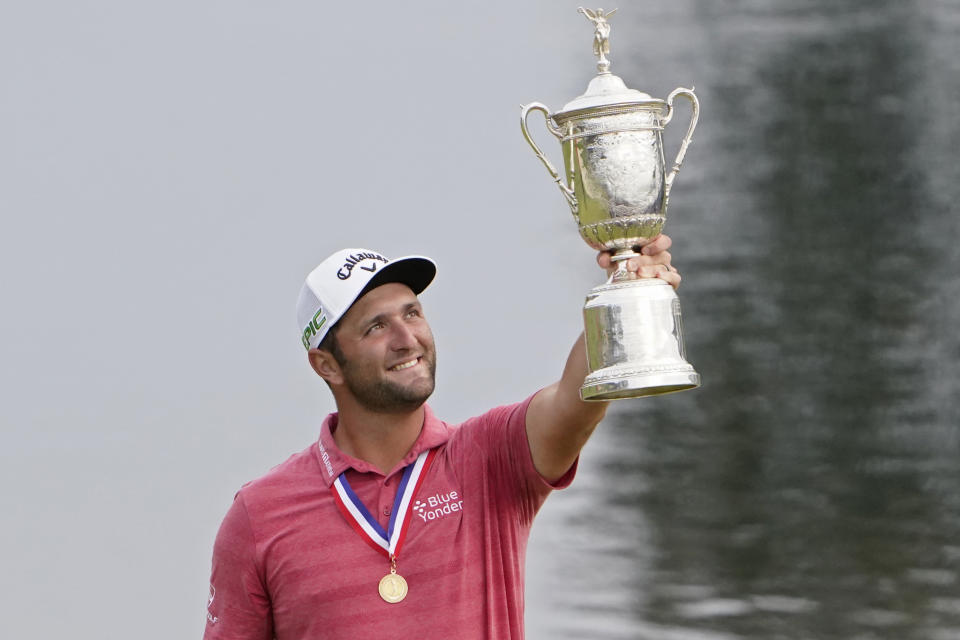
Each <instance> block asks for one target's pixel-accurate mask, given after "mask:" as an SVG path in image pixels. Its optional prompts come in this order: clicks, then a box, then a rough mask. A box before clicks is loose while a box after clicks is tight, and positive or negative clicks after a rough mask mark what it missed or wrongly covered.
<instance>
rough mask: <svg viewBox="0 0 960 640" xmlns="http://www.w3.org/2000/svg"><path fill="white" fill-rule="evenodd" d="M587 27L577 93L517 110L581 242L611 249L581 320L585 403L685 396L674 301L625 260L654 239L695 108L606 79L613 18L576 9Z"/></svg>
mask: <svg viewBox="0 0 960 640" xmlns="http://www.w3.org/2000/svg"><path fill="white" fill-rule="evenodd" d="M579 11H580V13H582V14H583V15H585V16H586V17H587V19H589V20H590V21H591V22H592V23H593V24H594V28H595V31H594V39H593V52H594V54H595V55H596V56H597V58H598V62H597V71H598V72H599V73H598V74H597V76H596V77H595V78H593V80H591V81H590V84H589V85H588V86H587V90H586V92H585V93H584V94H583V95H581V96H579V97H577V98H575V99H573V100H572V101H571V102H568V103H567V104H565V105H564V106H563V108H562V109H560V111H558V112H556V113H550V110H549V109H548V108H547V107H546V106H545V105H543V104H541V103H539V102H533V103H531V104H528V105H527V106H525V107H523V110H522V112H521V116H520V127H521V130H522V131H523V135H524V138H526V140H527V142H528V143H529V144H530V146H531V147H533V151H534V153H536V155H537V157H538V158H540V160H541V162H543V164H544V166H546V168H547V171H549V172H550V175H551V176H552V177H553V179H554V181H555V182H556V183H557V186H558V187H560V191H561V193H562V194H563V196H564V198H566V200H567V203H568V204H569V205H570V209H571V211H572V212H573V217H574V219H575V220H576V221H577V225H578V227H579V228H580V235H581V236H582V237H583V239H584V240H585V241H586V242H587V244H589V245H590V246H591V247H593V248H594V249H597V250H598V251H613V252H614V254H613V256H612V260H613V261H614V262H615V263H616V264H617V265H618V266H617V269H616V270H615V271H614V273H613V275H612V276H611V277H610V279H609V280H608V281H607V282H606V283H605V284H602V285H599V286H597V287H594V288H593V290H592V291H590V293H589V295H588V296H587V300H586V304H585V305H584V309H583V315H584V324H585V335H586V344H587V363H588V365H589V368H590V374H589V375H588V376H587V378H586V380H585V381H584V384H583V387H582V388H581V389H580V395H581V397H582V398H583V399H584V400H616V399H620V398H637V397H641V396H648V395H655V394H662V393H670V392H673V391H684V390H687V389H693V388H696V387H698V386H700V375H699V374H698V373H697V372H696V371H695V370H694V369H693V367H692V366H690V364H689V363H688V362H687V361H686V355H685V353H684V346H683V330H682V323H681V319H680V301H679V299H678V298H677V294H676V293H675V292H674V290H673V287H671V286H670V285H669V284H667V283H666V282H664V281H663V280H660V279H659V278H637V276H636V274H633V273H630V272H628V271H627V269H626V265H625V262H624V261H625V260H627V259H628V258H630V257H633V256H636V255H638V254H637V253H636V248H639V247H643V246H644V245H646V244H648V243H650V242H651V241H652V240H653V239H654V238H656V237H657V235H659V233H660V230H661V229H662V228H663V224H664V222H665V220H666V213H667V202H668V200H669V198H670V189H671V187H672V186H673V181H674V179H675V178H676V176H677V172H678V171H679V170H680V165H681V163H682V162H683V157H684V155H685V154H686V151H687V146H688V145H689V144H690V138H691V136H692V135H693V130H694V128H695V127H696V126H697V117H698V115H699V112H700V105H699V102H698V101H697V97H696V96H695V95H694V94H693V90H692V89H682V88H680V89H675V90H674V91H672V92H671V93H670V95H669V96H667V99H666V100H659V99H656V98H652V97H651V96H650V95H649V94H646V93H643V92H641V91H636V90H634V89H628V88H627V86H626V84H624V82H623V80H621V79H620V78H619V77H617V76H615V75H613V74H612V73H610V61H609V60H608V59H607V54H609V52H610V40H609V37H610V24H609V22H607V19H608V18H609V17H610V16H611V15H613V13H614V11H616V9H614V10H613V11H609V12H607V13H604V11H603V9H597V10H595V11H593V10H590V9H584V8H582V7H581V8H580V9H579ZM678 96H680V97H684V98H687V99H688V100H689V101H690V103H691V105H692V108H693V111H692V115H691V119H690V124H689V126H688V127H687V132H686V135H685V136H684V138H683V142H682V143H681V145H680V151H679V152H678V153H677V157H676V159H675V160H674V162H673V166H672V167H671V168H670V170H669V172H667V171H666V169H665V162H664V157H663V138H662V134H661V132H662V131H663V129H664V127H666V126H667V124H669V123H670V120H671V119H672V118H673V101H674V99H675V98H677V97H678ZM533 111H540V112H542V113H543V115H544V116H545V117H546V124H547V129H548V130H549V131H550V133H552V134H553V135H554V136H556V137H557V138H558V139H559V140H560V144H561V149H562V152H563V163H564V167H565V170H566V171H565V175H564V176H562V177H561V176H560V174H559V173H558V172H557V170H556V169H555V168H554V167H553V165H552V164H550V161H549V160H547V158H546V156H544V154H543V152H542V151H541V150H540V148H539V147H537V145H536V143H535V142H534V141H533V138H531V137H530V132H529V130H528V124H527V120H528V118H529V116H530V113H531V112H533Z"/></svg>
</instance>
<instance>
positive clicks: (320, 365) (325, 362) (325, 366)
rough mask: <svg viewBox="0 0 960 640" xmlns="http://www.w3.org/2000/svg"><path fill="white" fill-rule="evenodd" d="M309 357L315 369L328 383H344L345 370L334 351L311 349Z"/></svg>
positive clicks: (308, 353)
mask: <svg viewBox="0 0 960 640" xmlns="http://www.w3.org/2000/svg"><path fill="white" fill-rule="evenodd" d="M307 358H308V359H309V360H310V366H311V367H313V370H314V371H316V372H317V375H318V376H320V377H321V378H323V379H324V380H326V382H327V384H331V385H334V384H343V371H341V369H340V364H339V363H338V362H337V360H336V358H334V357H333V354H332V353H330V352H329V351H324V350H323V349H310V351H308V352H307Z"/></svg>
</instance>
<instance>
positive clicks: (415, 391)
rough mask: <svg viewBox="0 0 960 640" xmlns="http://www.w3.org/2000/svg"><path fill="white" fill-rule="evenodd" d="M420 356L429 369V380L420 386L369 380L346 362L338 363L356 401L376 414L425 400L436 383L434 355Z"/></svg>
mask: <svg viewBox="0 0 960 640" xmlns="http://www.w3.org/2000/svg"><path fill="white" fill-rule="evenodd" d="M434 353H435V352H434ZM423 358H424V361H425V362H426V363H427V366H428V367H429V368H430V381H429V383H427V384H426V385H425V386H423V387H402V386H400V385H397V384H394V383H393V382H390V381H388V380H375V381H371V380H370V379H369V378H366V377H364V376H362V375H354V372H353V371H352V367H351V366H350V363H349V362H345V363H343V364H342V365H341V366H342V371H343V378H344V384H346V386H347V389H349V390H350V393H352V394H353V397H354V398H355V399H356V401H357V402H358V403H359V404H360V405H361V406H363V407H364V408H365V409H367V410H369V411H373V412H376V413H405V412H408V411H413V410H415V409H419V408H420V407H421V406H422V405H423V403H424V402H426V401H427V398H429V397H430V396H431V395H432V394H433V389H434V387H435V386H436V382H435V381H436V373H437V361H436V356H435V355H434V354H424V356H423Z"/></svg>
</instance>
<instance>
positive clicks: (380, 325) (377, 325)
mask: <svg viewBox="0 0 960 640" xmlns="http://www.w3.org/2000/svg"><path fill="white" fill-rule="evenodd" d="M382 328H383V323H382V322H376V323H374V324H372V325H370V328H369V329H367V333H368V334H369V333H373V332H374V331H376V330H377V329H382Z"/></svg>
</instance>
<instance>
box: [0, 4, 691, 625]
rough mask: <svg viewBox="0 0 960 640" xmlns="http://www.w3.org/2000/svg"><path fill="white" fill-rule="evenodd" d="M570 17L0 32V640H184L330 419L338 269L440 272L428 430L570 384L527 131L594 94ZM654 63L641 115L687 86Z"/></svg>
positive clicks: (363, 16)
mask: <svg viewBox="0 0 960 640" xmlns="http://www.w3.org/2000/svg"><path fill="white" fill-rule="evenodd" d="M686 4H687V3H676V4H675V5H674V6H675V7H683V6H685V5H686ZM576 6H577V4H576V3H572V2H569V3H568V2H560V3H558V2H555V1H554V2H550V1H547V0H538V1H536V2H524V3H513V2H506V1H504V0H495V1H488V2H483V3H478V2H459V3H449V2H443V3H441V2H417V3H396V2H381V1H375V2H366V3H358V4H357V5H350V6H348V5H343V4H341V5H324V4H321V3H317V2H286V1H284V2H269V3H267V2H250V1H246V0H240V1H238V0H233V1H230V2H225V1H219V2H183V1H181V0H169V1H167V2H162V3H159V2H155V3H143V2H130V1H128V0H125V1H119V0H118V1H114V2H108V1H96V2H91V1H81V2H74V1H70V2H68V1H66V0H34V1H32V2H29V3H27V2H21V3H7V4H5V5H4V6H3V8H2V9H0V71H2V74H0V76H2V78H3V96H2V99H0V149H2V152H0V162H2V166H0V175H2V181H3V184H2V188H0V208H2V220H3V233H2V234H0V236H2V240H0V243H2V244H0V261H2V270H3V273H4V278H3V299H4V310H5V313H4V314H3V315H4V321H3V332H2V335H3V340H2V343H0V344H2V352H0V354H2V356H0V357H2V360H3V363H4V366H3V368H2V375H3V378H4V380H3V382H4V388H5V389H7V394H5V399H4V403H3V405H4V406H3V414H2V415H3V434H4V441H5V446H4V447H2V456H3V457H2V464H0V469H2V471H0V473H2V476H0V480H2V482H3V486H4V489H3V491H2V504H0V509H2V511H3V512H4V514H5V515H4V522H5V525H4V527H2V529H0V541H2V544H3V547H4V548H5V549H7V555H8V557H7V562H6V564H5V568H4V572H3V573H4V576H3V578H2V580H0V591H2V593H0V603H2V604H0V609H2V610H3V615H2V616H0V620H2V622H0V635H2V636H3V637H6V638H14V637H17V638H53V637H72V638H98V639H100V638H105V639H109V638H130V637H136V638H140V639H144V640H147V639H151V638H174V637H198V636H199V634H200V633H201V631H202V627H203V621H204V618H203V609H204V606H205V598H206V594H207V582H208V572H209V563H210V552H211V545H212V542H213V536H214V534H215V532H216V529H217V527H218V525H219V522H220V520H221V518H222V516H223V514H224V512H225V511H226V509H227V507H228V505H229V503H230V500H231V499H232V496H233V493H234V491H235V490H236V489H237V488H238V487H239V486H240V485H241V484H242V483H243V482H245V481H247V480H250V479H252V478H254V477H256V476H258V475H260V474H262V473H263V472H265V471H266V470H267V469H268V468H270V467H271V466H273V465H274V464H277V463H278V462H280V461H282V460H283V459H285V458H286V456H287V455H289V454H290V453H292V452H295V451H299V450H300V449H302V448H303V447H305V446H307V445H308V444H309V443H310V442H311V441H312V440H313V439H314V438H315V437H316V434H317V432H318V425H319V422H320V420H321V418H322V416H323V415H325V414H326V412H328V411H329V410H331V409H332V401H331V399H330V397H329V396H328V394H327V392H326V389H325V387H324V385H323V384H322V383H321V382H320V381H319V380H318V379H317V378H316V377H315V376H314V375H313V373H312V372H311V371H310V369H309V368H308V366H307V364H306V361H305V357H304V354H303V350H302V347H301V346H300V343H299V340H298V339H297V327H296V322H295V313H294V306H295V302H296V297H297V293H298V291H299V287H300V285H301V282H302V279H303V277H304V276H305V275H306V273H307V272H308V271H309V270H310V269H311V268H312V267H313V266H314V265H315V264H316V263H317V262H319V261H320V260H321V259H322V258H323V257H324V256H325V255H327V254H328V253H330V252H332V251H334V250H336V249H338V248H341V247H344V246H361V247H370V248H374V249H377V250H380V251H382V252H384V253H386V254H387V255H390V256H398V255H402V254H406V253H424V254H426V255H430V256H432V257H434V258H435V259H436V260H437V261H438V263H439V265H440V272H439V276H438V278H437V280H436V281H435V283H434V284H433V286H432V287H431V288H430V290H429V291H428V292H427V293H426V294H425V295H424V301H425V304H426V309H427V314H428V317H429V318H430V320H431V322H432V325H433V327H434V332H435V334H436V337H437V341H438V349H439V354H440V361H439V384H438V388H437V392H436V394H435V396H434V399H433V400H432V401H431V404H432V406H433V407H434V408H435V409H436V410H437V411H438V413H439V414H440V415H441V416H443V417H444V418H446V419H447V420H449V421H459V420H461V419H463V418H466V417H468V416H470V415H474V414H476V413H477V412H480V411H482V410H484V409H486V408H489V407H491V406H493V405H496V404H502V403H506V402H512V401H515V400H519V399H522V398H523V397H525V396H526V395H528V394H529V393H531V392H533V391H534V390H536V389H537V388H539V387H540V386H542V385H544V384H547V383H549V382H551V381H552V380H553V379H554V378H556V377H557V376H558V375H559V372H560V368H561V366H562V363H563V361H564V359H565V356H566V353H567V351H568V349H569V346H570V344H571V343H572V341H573V339H574V337H575V336H576V334H577V332H578V331H579V327H580V305H581V303H582V299H583V295H584V294H585V292H586V291H587V290H588V289H589V288H590V286H592V285H593V284H595V283H596V282H598V281H599V279H600V276H601V274H600V272H599V271H598V270H596V269H595V268H594V267H593V266H592V265H593V253H592V252H591V251H590V249H589V248H587V246H586V245H585V244H583V242H582V241H581V240H580V238H579V237H578V235H577V233H576V228H575V225H574V223H573V221H572V219H571V217H570V214H569V211H568V209H567V207H566V204H565V203H564V201H563V199H562V198H561V196H560V194H559V193H558V192H557V190H556V188H555V186H554V185H553V184H552V183H551V181H550V179H549V177H548V176H547V174H546V172H545V171H544V170H543V167H542V166H541V165H540V164H539V162H538V161H537V160H536V158H535V157H534V156H533V154H532V153H531V151H530V149H529V148H528V147H527V146H526V144H525V143H524V141H523V139H522V137H521V135H520V131H519V126H518V115H519V109H520V104H521V102H529V101H533V100H539V101H542V102H545V103H547V104H548V105H549V106H551V107H552V108H558V107H559V106H561V105H562V104H563V103H564V102H566V101H568V100H570V99H572V98H573V97H575V96H576V95H578V94H579V93H581V92H582V91H583V89H584V88H585V86H586V83H587V81H588V80H589V79H590V77H592V75H593V64H594V63H593V56H592V54H591V51H590V46H591V27H590V25H589V24H588V23H587V21H586V20H585V19H584V18H583V17H582V16H579V15H577V14H576V11H575V9H576ZM334 7H336V8H334ZM633 9H634V10H633V16H632V17H630V16H629V15H628V16H624V15H623V14H627V13H628V11H629V9H628V8H626V7H621V10H620V15H618V16H617V19H620V20H621V23H622V24H629V23H630V22H631V21H632V22H633V23H634V24H637V25H639V24H641V16H643V17H645V18H646V19H650V20H656V21H659V24H660V25H661V28H663V29H675V30H677V31H678V33H681V34H682V33H684V28H685V27H684V26H683V22H682V19H683V11H684V10H683V9H682V8H681V9H677V8H669V7H657V8H654V7H644V8H643V10H642V11H641V10H640V8H639V7H636V8H633ZM612 22H613V26H614V33H613V36H612V40H611V41H612V44H613V50H614V54H613V55H612V56H611V57H612V59H613V60H614V71H615V72H616V71H617V67H616V60H617V55H616V54H617V52H618V49H617V37H618V33H617V30H616V29H617V24H616V20H614V21H612ZM645 28H649V26H647V27H645ZM621 46H623V47H626V46H627V45H626V44H624V45H621ZM636 48H637V49H639V46H636ZM657 63H658V64H657V69H656V73H657V74H659V75H657V76H654V75H652V72H651V74H650V75H648V76H647V77H645V78H627V80H628V82H629V83H630V85H631V86H633V87H635V88H638V89H642V90H645V91H648V92H650V93H653V94H654V95H658V96H665V95H666V93H668V92H669V90H670V89H672V88H673V87H674V86H677V85H678V84H685V85H689V84H692V83H693V82H694V81H695V80H696V79H697V76H696V72H695V66H694V65H693V63H692V62H691V61H689V60H686V59H685V58H684V57H683V55H682V51H681V52H678V53H677V54H675V55H664V56H663V58H662V59H660V60H658V61H657ZM624 75H625V76H626V74H624ZM661 78H667V80H665V81H662V82H661V81H660V79H661ZM644 82H646V83H645V84H644ZM537 124H538V125H539V123H537ZM540 140H541V142H542V143H543V146H544V148H545V149H546V150H547V151H548V153H549V154H550V155H551V156H552V157H553V158H554V160H555V161H557V162H559V150H558V146H557V145H556V143H555V142H554V141H553V139H552V138H551V137H549V136H548V135H546V133H545V132H544V135H542V136H540Z"/></svg>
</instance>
